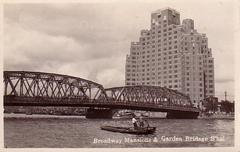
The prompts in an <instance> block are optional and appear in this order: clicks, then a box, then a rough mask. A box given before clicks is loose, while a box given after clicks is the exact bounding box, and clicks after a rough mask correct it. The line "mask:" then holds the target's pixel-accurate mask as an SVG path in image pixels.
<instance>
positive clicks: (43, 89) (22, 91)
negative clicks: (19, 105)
mask: <svg viewBox="0 0 240 152" xmlns="http://www.w3.org/2000/svg"><path fill="white" fill-rule="evenodd" d="M4 86H5V88H4V95H5V96H12V97H14V96H16V97H35V98H37V97H44V98H54V99H63V98H64V99H69V100H70V99H79V101H81V100H84V101H86V100H87V101H94V100H97V99H101V100H107V97H106V94H105V91H104V88H103V86H102V85H100V84H97V83H95V82H92V81H89V80H85V79H82V78H77V77H72V76H67V75H60V74H53V73H43V72H29V71H4Z"/></svg>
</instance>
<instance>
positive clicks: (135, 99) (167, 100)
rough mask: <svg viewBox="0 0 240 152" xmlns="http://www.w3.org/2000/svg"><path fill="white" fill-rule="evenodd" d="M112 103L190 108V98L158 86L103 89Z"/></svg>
mask: <svg viewBox="0 0 240 152" xmlns="http://www.w3.org/2000/svg"><path fill="white" fill-rule="evenodd" d="M105 91H106V94H107V96H108V98H109V99H110V100H112V101H113V102H124V103H126V104H127V103H129V104H137V103H138V104H155V105H163V106H185V107H192V102H191V100H190V98H189V97H188V96H186V95H184V94H182V93H180V92H178V91H175V90H171V89H168V88H165V87H158V86H142V85H138V86H125V87H114V88H108V89H105Z"/></svg>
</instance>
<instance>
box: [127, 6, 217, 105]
mask: <svg viewBox="0 0 240 152" xmlns="http://www.w3.org/2000/svg"><path fill="white" fill-rule="evenodd" d="M125 70H126V72H125V84H126V85H150V86H161V87H167V88H170V89H174V90H178V91H180V92H182V93H185V94H187V95H189V96H190V98H191V100H192V101H193V102H194V103H195V105H197V104H198V103H199V101H200V100H202V99H204V98H206V97H209V96H214V92H215V91H214V88H215V87H214V59H213V57H212V51H211V48H208V38H207V37H206V35H205V34H201V33H198V32H197V30H196V29H195V28H194V21H193V20H192V19H184V20H183V21H182V24H181V23H180V14H179V12H177V11H176V10H174V9H171V8H166V9H161V10H157V11H155V12H153V13H152V14H151V29H150V30H141V35H140V38H139V41H138V42H132V43H131V48H130V54H129V55H127V58H126V68H125Z"/></svg>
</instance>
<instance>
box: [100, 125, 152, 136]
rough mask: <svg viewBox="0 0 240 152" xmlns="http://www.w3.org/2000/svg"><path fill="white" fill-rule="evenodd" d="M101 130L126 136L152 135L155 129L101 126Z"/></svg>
mask: <svg viewBox="0 0 240 152" xmlns="http://www.w3.org/2000/svg"><path fill="white" fill-rule="evenodd" d="M101 129H102V130H106V131H111V132H119V133H128V134H136V135H147V134H153V133H154V132H155V131H156V127H145V128H138V129H134V128H132V127H114V126H102V127H101Z"/></svg>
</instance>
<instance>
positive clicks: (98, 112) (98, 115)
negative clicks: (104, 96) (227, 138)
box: [86, 108, 114, 119]
mask: <svg viewBox="0 0 240 152" xmlns="http://www.w3.org/2000/svg"><path fill="white" fill-rule="evenodd" d="M113 114H114V113H113V110H112V109H105V108H104V109H103V108H102V109H99V108H98V109H95V108H89V109H87V113H86V118H88V119H112V116H113Z"/></svg>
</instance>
